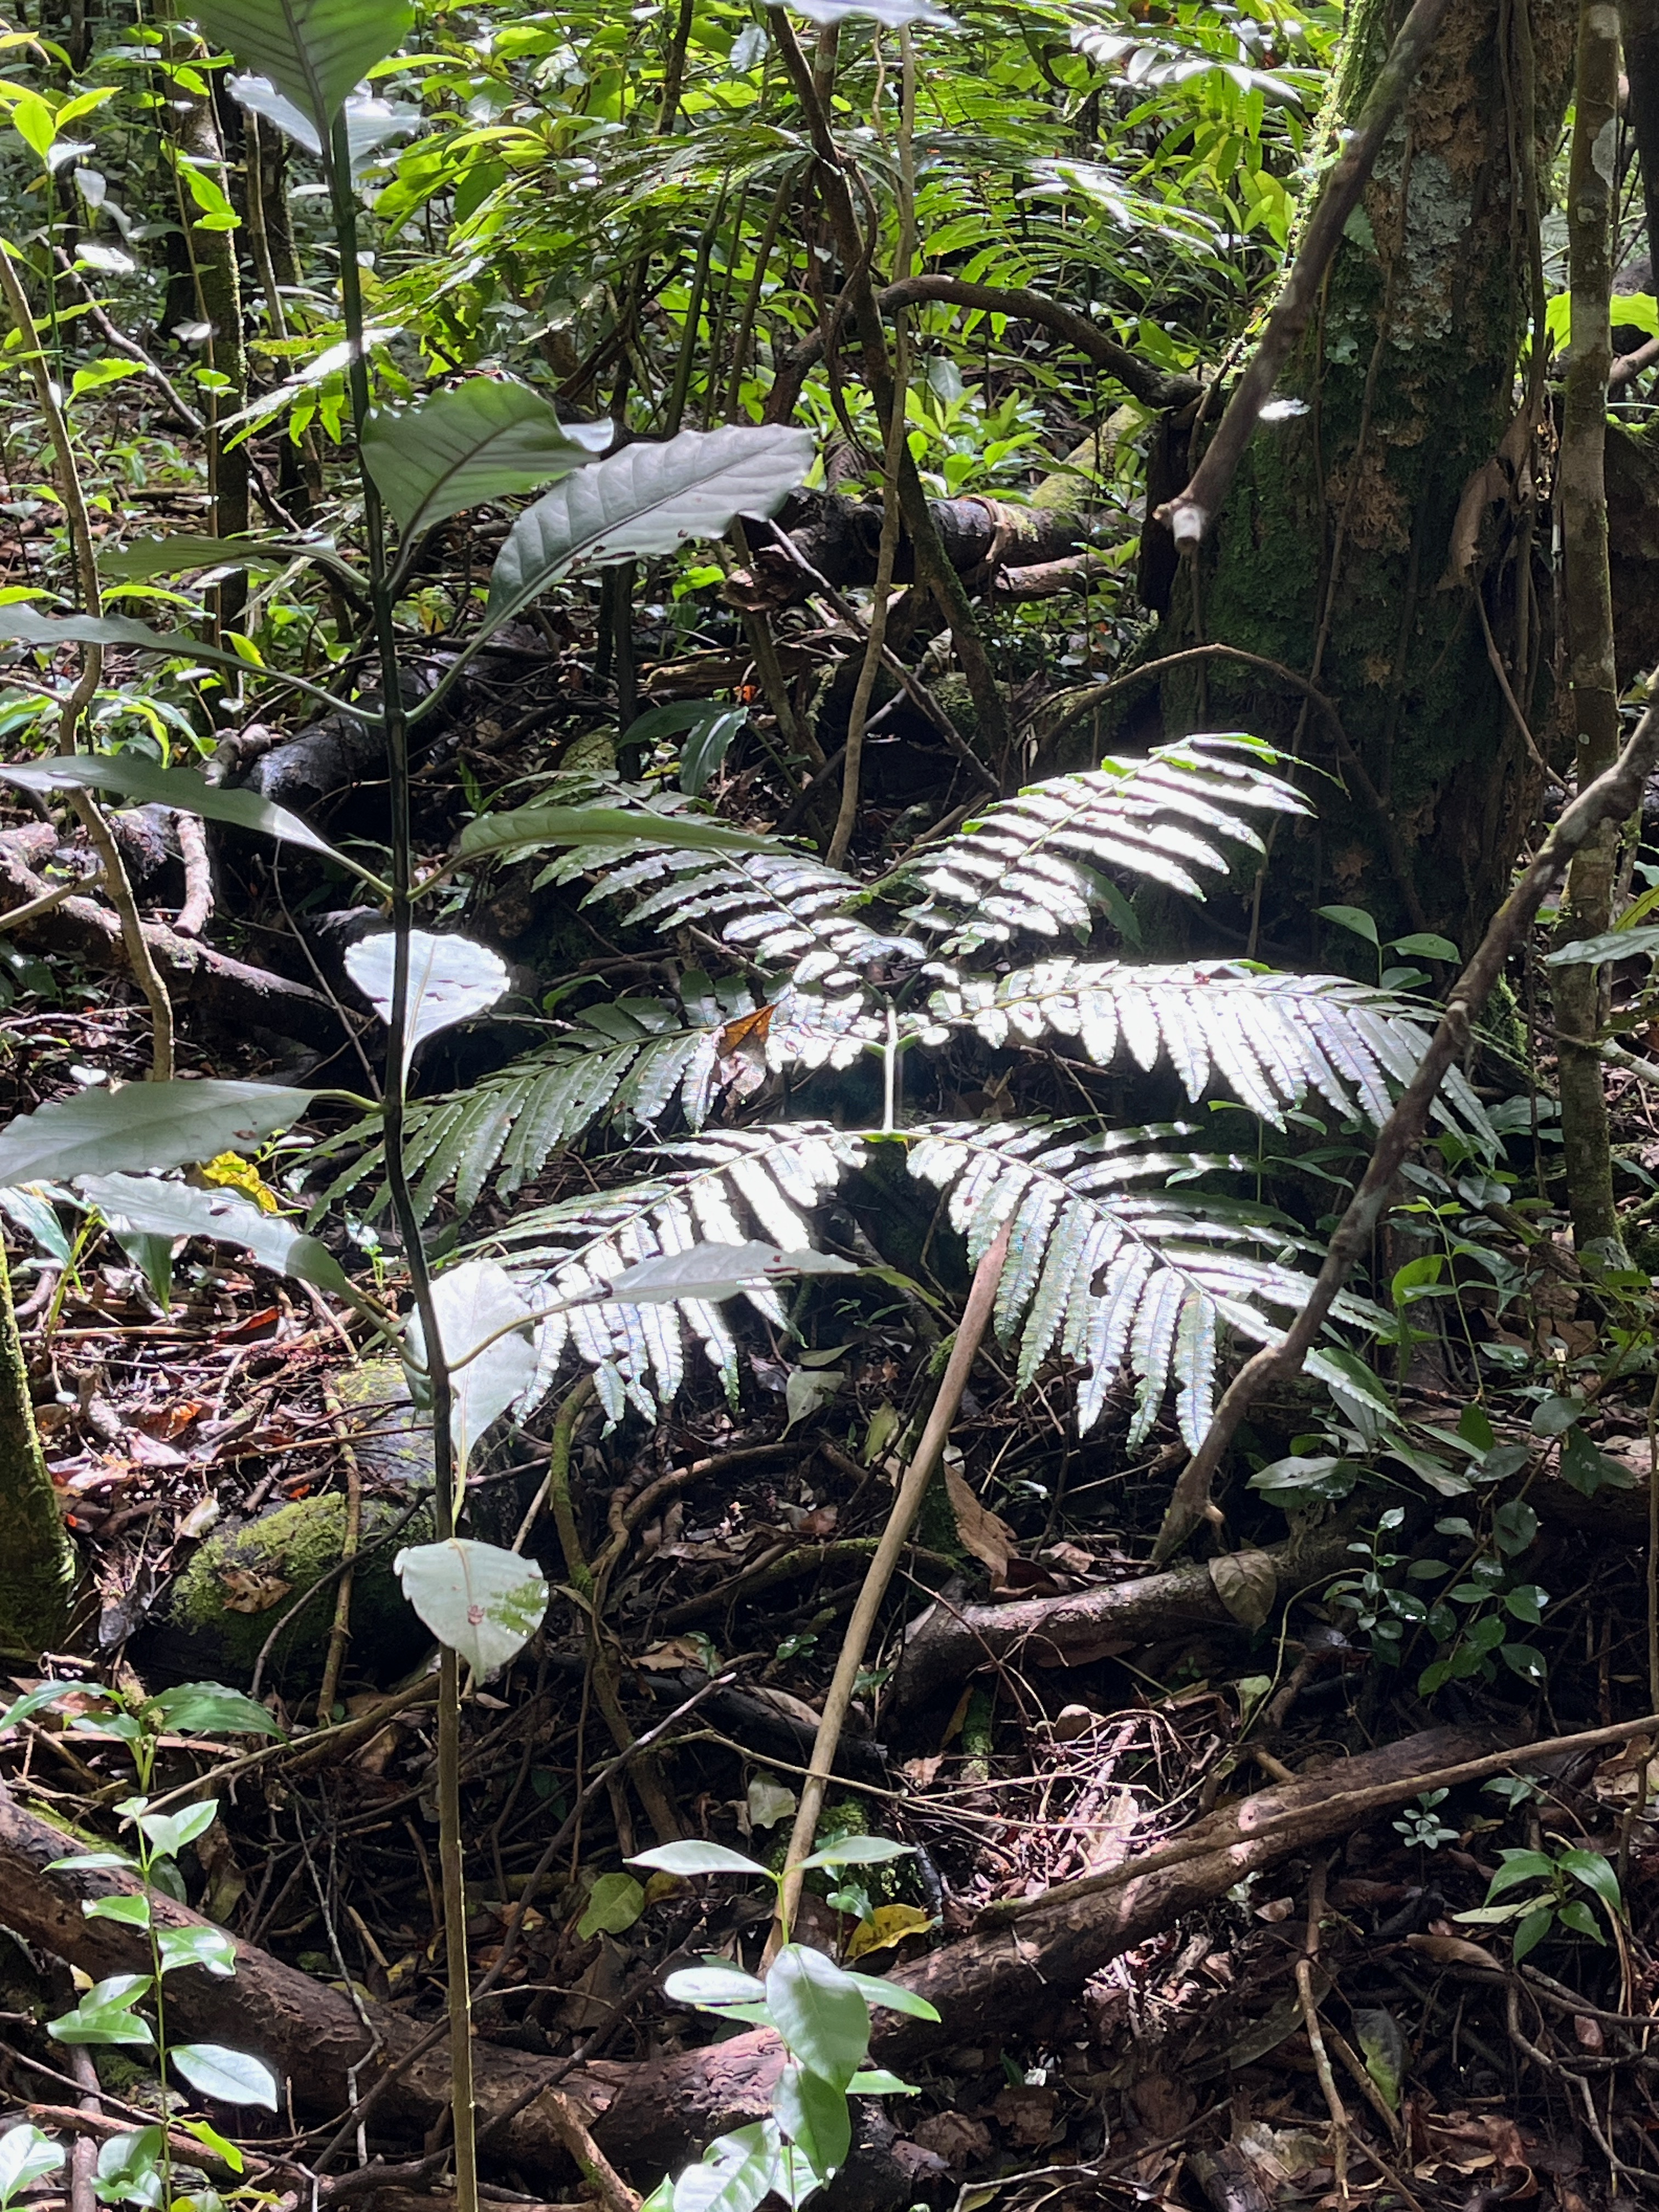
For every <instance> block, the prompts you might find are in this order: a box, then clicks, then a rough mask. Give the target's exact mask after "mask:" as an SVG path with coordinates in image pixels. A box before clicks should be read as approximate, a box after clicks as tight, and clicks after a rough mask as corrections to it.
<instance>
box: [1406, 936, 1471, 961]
mask: <svg viewBox="0 0 1659 2212" xmlns="http://www.w3.org/2000/svg"><path fill="white" fill-rule="evenodd" d="M1389 951H1391V952H1404V953H1407V954H1409V955H1410V956H1411V957H1413V959H1416V960H1461V959H1462V957H1463V956H1462V953H1460V952H1459V951H1458V949H1457V947H1456V946H1455V945H1454V944H1453V943H1452V941H1451V939H1450V938H1449V937H1436V936H1435V935H1434V934H1433V933H1432V932H1431V931H1428V930H1419V931H1417V932H1416V933H1415V934H1414V935H1413V936H1411V937H1396V938H1395V939H1394V941H1393V943H1392V944H1391V945H1389Z"/></svg>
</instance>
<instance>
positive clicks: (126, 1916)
mask: <svg viewBox="0 0 1659 2212" xmlns="http://www.w3.org/2000/svg"><path fill="white" fill-rule="evenodd" d="M81 1911H82V1913H83V1914H84V1916H85V1917H86V1918H87V1919H88V1920H112V1921H114V1923H116V1925H117V1927H118V1928H148V1927H149V1921H150V1912H149V1898H147V1897H146V1896H144V1895H143V1893H142V1892H134V1893H126V1892H125V1891H124V1892H123V1893H121V1894H120V1895H119V1896H118V1897H94V1898H89V1899H86V1900H85V1901H84V1902H83V1903H82V1906H81Z"/></svg>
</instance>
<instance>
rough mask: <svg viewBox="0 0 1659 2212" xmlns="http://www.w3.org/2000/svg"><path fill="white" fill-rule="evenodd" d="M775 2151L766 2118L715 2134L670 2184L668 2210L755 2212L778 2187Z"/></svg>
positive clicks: (775, 2141)
mask: <svg viewBox="0 0 1659 2212" xmlns="http://www.w3.org/2000/svg"><path fill="white" fill-rule="evenodd" d="M778 2151H779V2142H778V2131H777V2129H776V2128H775V2126H774V2125H773V2124H772V2123H771V2122H770V2121H768V2120H757V2121H756V2122H754V2123H753V2124H752V2125H750V2126H749V2127H746V2128H734V2129H733V2130H732V2132H731V2134H730V2135H725V2136H718V2137H717V2138H716V2139H715V2141H714V2142H712V2143H710V2144H709V2146H708V2149H707V2150H706V2151H705V2152H704V2153H703V2154H702V2165H701V2166H687V2167H686V2169H685V2171H684V2173H683V2174H681V2175H680V2177H679V2179H678V2181H676V2183H675V2184H674V2212H755V2208H756V2207H757V2205H758V2204H759V2203H761V2202H762V2200H763V2198H764V2197H766V2196H768V2195H769V2192H770V2191H772V2190H773V2189H775V2188H776V2187H777V2185H778V2181H779V2172H778Z"/></svg>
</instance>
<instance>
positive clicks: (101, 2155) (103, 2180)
mask: <svg viewBox="0 0 1659 2212" xmlns="http://www.w3.org/2000/svg"><path fill="white" fill-rule="evenodd" d="M160 2161H161V2130H160V2128H154V2127H152V2128H138V2129H135V2130H133V2132H132V2133H131V2134H130V2135H120V2136H111V2137H110V2138H109V2140H108V2142H105V2143H102V2144H100V2146H99V2151H98V2183H97V2193H98V2195H99V2197H100V2198H101V2199H102V2201H103V2202H104V2203H118V2204H139V2205H159V2204H160V2203H161V2171H160Z"/></svg>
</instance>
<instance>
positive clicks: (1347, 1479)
mask: <svg viewBox="0 0 1659 2212" xmlns="http://www.w3.org/2000/svg"><path fill="white" fill-rule="evenodd" d="M1358 1474H1359V1468H1358V1463H1357V1462H1354V1461H1352V1460H1345V1459H1334V1458H1332V1457H1331V1456H1330V1455H1328V1454H1326V1453H1322V1452H1309V1453H1307V1454H1305V1455H1303V1456H1301V1457H1299V1458H1298V1457H1295V1456H1292V1457H1291V1458H1290V1459H1276V1460H1273V1461H1271V1462H1269V1463H1268V1465H1267V1466H1266V1467H1261V1468H1257V1469H1256V1471H1255V1474H1253V1475H1252V1476H1251V1477H1250V1480H1249V1484H1248V1485H1247V1487H1248V1488H1249V1489H1251V1490H1257V1491H1260V1492H1261V1495H1262V1496H1263V1497H1264V1498H1266V1499H1267V1502H1268V1503H1269V1504H1272V1505H1279V1504H1286V1503H1288V1504H1292V1505H1309V1504H1312V1503H1313V1502H1314V1501H1315V1500H1316V1499H1319V1498H1346V1496H1347V1494H1348V1492H1350V1491H1351V1490H1352V1488H1353V1486H1354V1483H1355V1481H1356V1480H1358Z"/></svg>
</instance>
